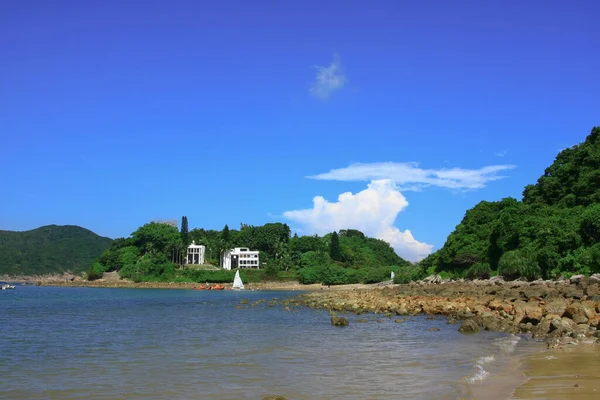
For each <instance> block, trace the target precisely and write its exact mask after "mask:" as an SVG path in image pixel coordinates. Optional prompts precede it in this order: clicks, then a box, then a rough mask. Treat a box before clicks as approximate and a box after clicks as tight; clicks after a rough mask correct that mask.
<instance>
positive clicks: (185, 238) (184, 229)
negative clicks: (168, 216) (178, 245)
mask: <svg viewBox="0 0 600 400" xmlns="http://www.w3.org/2000/svg"><path fill="white" fill-rule="evenodd" d="M180 233H181V241H182V242H183V245H184V246H185V247H187V246H189V245H190V234H189V231H188V219H187V217H186V216H185V215H184V216H183V217H181V229H180Z"/></svg>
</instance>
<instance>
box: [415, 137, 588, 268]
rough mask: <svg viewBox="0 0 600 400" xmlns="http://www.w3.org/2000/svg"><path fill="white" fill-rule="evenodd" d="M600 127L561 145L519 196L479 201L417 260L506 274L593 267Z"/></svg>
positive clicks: (430, 263)
mask: <svg viewBox="0 0 600 400" xmlns="http://www.w3.org/2000/svg"><path fill="white" fill-rule="evenodd" d="M599 134H600V128H598V127H596V128H594V129H593V130H592V132H591V133H590V135H589V136H588V137H587V138H586V140H585V141H584V142H583V143H581V144H579V145H577V146H573V147H571V148H568V149H565V150H563V151H561V152H560V153H559V154H558V156H557V157H556V160H555V161H554V163H553V164H552V165H551V166H550V167H548V168H547V169H546V171H545V172H544V175H542V176H541V177H540V178H539V179H538V182H537V184H535V185H528V186H527V187H526V188H525V190H524V192H523V201H517V200H516V199H512V198H507V199H503V200H501V201H498V202H481V203H479V204H477V205H476V206H475V207H474V208H472V209H470V210H468V211H467V213H466V214H465V217H464V218H463V220H462V221H461V223H460V224H459V225H458V226H457V227H456V229H455V230H454V232H452V233H451V234H450V235H449V236H448V239H447V241H446V243H445V244H444V246H443V247H442V248H441V249H440V250H439V251H438V252H436V253H435V254H434V255H432V256H429V257H428V258H426V259H425V260H423V261H422V262H421V263H420V264H421V265H423V266H424V267H426V268H427V269H429V270H430V272H431V271H432V270H437V271H441V272H445V273H449V274H456V275H464V274H465V273H466V271H468V269H469V268H471V267H472V266H473V265H475V264H478V263H483V264H486V265H489V267H490V268H491V269H492V270H495V271H498V272H499V273H504V274H506V275H508V276H510V277H525V278H528V279H534V278H536V277H545V278H552V277H558V276H561V275H569V274H573V273H586V274H589V273H594V272H600V258H599V256H600V140H599V139H598V136H599Z"/></svg>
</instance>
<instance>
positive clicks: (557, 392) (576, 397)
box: [511, 344, 600, 400]
mask: <svg viewBox="0 0 600 400" xmlns="http://www.w3.org/2000/svg"><path fill="white" fill-rule="evenodd" d="M522 367H523V370H524V372H525V375H526V376H527V377H528V380H527V382H526V383H524V384H523V385H521V386H519V387H518V388H517V389H516V390H515V392H514V393H513V396H512V397H511V399H528V400H532V399H548V400H554V399H561V400H562V399H564V400H588V399H589V400H592V399H594V400H598V399H600V346H597V345H596V346H594V345H586V344H580V345H577V346H565V347H563V348H560V349H554V350H545V351H541V352H537V353H533V354H530V355H528V356H526V357H525V359H524V361H523V365H522Z"/></svg>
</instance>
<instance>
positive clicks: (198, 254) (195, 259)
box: [186, 240, 206, 265]
mask: <svg viewBox="0 0 600 400" xmlns="http://www.w3.org/2000/svg"><path fill="white" fill-rule="evenodd" d="M205 252H206V248H205V247H204V246H203V245H201V244H196V242H195V241H193V240H192V244H190V245H189V246H188V248H187V259H186V261H187V264H189V265H201V264H204V253H205Z"/></svg>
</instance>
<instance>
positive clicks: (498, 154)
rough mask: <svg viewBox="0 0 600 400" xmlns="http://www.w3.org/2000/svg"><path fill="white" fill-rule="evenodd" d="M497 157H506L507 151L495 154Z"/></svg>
mask: <svg viewBox="0 0 600 400" xmlns="http://www.w3.org/2000/svg"><path fill="white" fill-rule="evenodd" d="M494 155H495V156H496V157H504V156H505V155H506V150H504V151H499V152H497V153H495V154H494Z"/></svg>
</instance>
